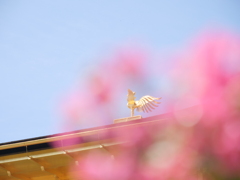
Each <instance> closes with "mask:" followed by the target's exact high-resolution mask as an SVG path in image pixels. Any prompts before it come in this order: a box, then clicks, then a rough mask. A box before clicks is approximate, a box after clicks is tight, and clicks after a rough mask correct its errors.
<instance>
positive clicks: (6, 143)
mask: <svg viewBox="0 0 240 180" xmlns="http://www.w3.org/2000/svg"><path fill="white" fill-rule="evenodd" d="M172 116H173V115H172V113H166V114H160V115H156V116H150V117H146V118H142V119H138V120H133V121H127V122H121V123H116V124H109V125H104V126H98V127H93V128H87V129H81V130H75V131H70V132H64V133H57V134H53V135H47V136H39V137H34V138H28V139H22V140H17V141H9V142H4V143H0V146H2V145H9V144H15V143H22V142H27V141H33V140H40V139H45V138H49V137H58V136H62V135H69V134H74V133H81V132H85V131H91V130H98V129H105V128H110V127H116V126H121V125H126V124H134V123H139V122H144V121H151V120H158V119H162V118H169V117H172Z"/></svg>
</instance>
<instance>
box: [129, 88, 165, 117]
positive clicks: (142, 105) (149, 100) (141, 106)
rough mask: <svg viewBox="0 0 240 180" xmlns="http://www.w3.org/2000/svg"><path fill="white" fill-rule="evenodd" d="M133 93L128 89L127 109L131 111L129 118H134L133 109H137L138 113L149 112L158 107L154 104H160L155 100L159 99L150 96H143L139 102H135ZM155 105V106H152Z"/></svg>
mask: <svg viewBox="0 0 240 180" xmlns="http://www.w3.org/2000/svg"><path fill="white" fill-rule="evenodd" d="M134 95H135V92H133V91H132V90H130V89H128V95H127V101H128V103H127V107H128V108H129V109H131V117H132V116H134V109H135V108H137V111H138V112H141V111H143V112H149V111H151V109H154V107H158V106H157V105H156V104H160V102H157V101H155V100H159V99H161V98H155V97H152V96H148V95H147V96H143V97H142V98H141V99H140V100H139V101H135V99H136V97H134ZM154 103H156V104H154Z"/></svg>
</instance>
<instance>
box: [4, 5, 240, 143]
mask: <svg viewBox="0 0 240 180" xmlns="http://www.w3.org/2000/svg"><path fill="white" fill-rule="evenodd" d="M207 28H225V29H229V30H231V31H234V32H237V33H239V32H240V2H239V1H238V0H211V1H209V0H199V1H190V0H168V1H160V0H159V1H158V0H121V1H110V0H86V1H83V0H68V1H67V0H41V1H40V0H35V1H32V0H19V1H9V0H1V1H0V85H1V89H0V126H1V127H0V143H1V142H6V141H13V140H19V139H25V138H32V137H36V136H43V135H49V134H53V133H59V131H58V130H57V128H55V124H56V123H57V122H58V121H60V117H59V116H57V115H56V106H57V104H58V102H59V99H60V98H61V96H62V95H63V94H64V93H65V92H66V91H67V90H68V89H69V88H70V87H71V86H72V85H73V84H74V83H76V81H77V80H78V79H79V78H81V77H82V78H84V70H85V68H86V67H88V66H90V65H91V64H94V63H96V61H99V60H101V58H99V57H103V56H104V55H108V52H109V51H110V50H112V49H114V48H116V47H118V46H121V45H122V44H123V43H126V42H130V41H133V40H134V41H139V42H141V43H144V44H146V46H148V47H151V48H152V49H153V50H161V49H165V48H167V49H171V48H173V49H174V48H177V47H180V46H181V45H183V44H184V43H186V42H187V41H188V40H189V39H191V38H192V37H194V36H195V35H197V34H198V33H200V32H201V31H203V30H205V29H207ZM124 105H125V104H124Z"/></svg>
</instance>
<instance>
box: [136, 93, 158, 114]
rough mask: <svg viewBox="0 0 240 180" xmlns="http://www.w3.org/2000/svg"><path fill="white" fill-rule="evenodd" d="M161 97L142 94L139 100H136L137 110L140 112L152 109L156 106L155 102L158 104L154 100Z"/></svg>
mask: <svg viewBox="0 0 240 180" xmlns="http://www.w3.org/2000/svg"><path fill="white" fill-rule="evenodd" d="M159 99H161V98H155V97H152V96H148V95H147V96H143V97H142V98H141V99H140V100H139V101H136V105H137V111H139V112H141V111H143V112H149V111H152V109H154V108H155V107H158V106H157V105H156V104H160V102H157V101H155V100H159Z"/></svg>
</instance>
